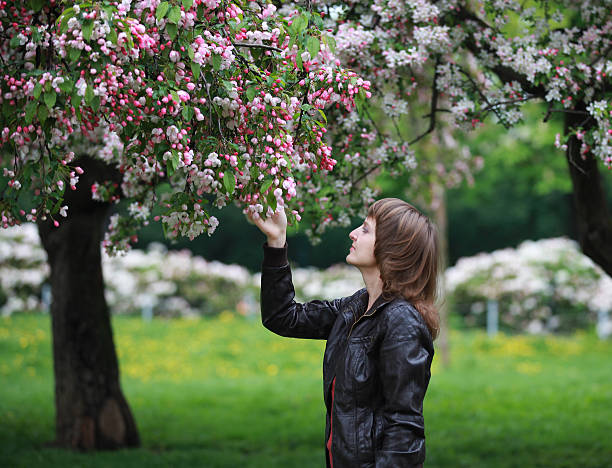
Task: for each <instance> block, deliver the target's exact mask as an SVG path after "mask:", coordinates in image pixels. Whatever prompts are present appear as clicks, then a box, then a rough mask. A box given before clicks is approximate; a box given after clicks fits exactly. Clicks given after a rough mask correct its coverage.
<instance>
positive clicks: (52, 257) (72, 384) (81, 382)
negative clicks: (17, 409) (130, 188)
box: [38, 158, 140, 450]
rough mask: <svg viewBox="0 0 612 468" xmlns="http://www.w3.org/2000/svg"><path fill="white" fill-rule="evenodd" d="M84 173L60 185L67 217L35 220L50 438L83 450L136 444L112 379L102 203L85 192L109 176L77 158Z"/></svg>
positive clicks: (105, 208)
mask: <svg viewBox="0 0 612 468" xmlns="http://www.w3.org/2000/svg"><path fill="white" fill-rule="evenodd" d="M79 165H80V166H81V167H83V169H84V170H85V173H84V174H83V175H82V176H81V180H80V181H79V184H78V185H77V190H76V191H70V190H68V192H67V193H66V197H65V200H66V204H67V205H68V212H69V214H68V217H67V218H59V219H58V221H60V225H59V227H57V228H56V227H54V226H53V224H52V221H51V220H48V221H45V222H39V224H38V228H39V234H40V237H41V240H42V244H43V247H44V249H45V250H46V252H47V256H48V261H49V264H50V267H51V291H52V296H53V300H52V304H51V317H52V331H53V362H54V373H55V407H56V416H55V424H56V440H55V445H58V446H61V447H65V448H73V449H83V450H96V449H116V448H121V447H135V446H138V445H139V443H140V442H139V436H138V430H137V428H136V423H135V420H134V418H133V416H132V413H131V411H130V408H129V406H128V403H127V401H126V399H125V397H124V396H123V393H122V391H121V388H120V385H119V365H118V361H117V355H116V353H115V345H114V341H113V334H112V329H111V321H110V314H109V309H108V306H107V304H106V300H105V298H104V282H103V278H102V262H101V260H102V258H101V252H100V242H101V240H102V235H103V232H104V227H105V222H106V220H107V213H108V210H109V204H108V203H100V202H95V201H93V200H92V199H91V193H90V191H89V190H90V186H91V184H92V183H93V182H94V181H95V180H99V181H101V180H103V179H114V178H115V174H114V173H113V172H112V171H111V170H110V168H108V167H107V166H105V165H104V164H102V163H101V162H98V161H94V160H91V159H86V158H82V159H80V160H79Z"/></svg>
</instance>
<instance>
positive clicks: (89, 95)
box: [85, 86, 95, 106]
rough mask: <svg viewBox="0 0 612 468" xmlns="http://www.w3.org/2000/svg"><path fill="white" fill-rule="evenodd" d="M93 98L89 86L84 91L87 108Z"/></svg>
mask: <svg viewBox="0 0 612 468" xmlns="http://www.w3.org/2000/svg"><path fill="white" fill-rule="evenodd" d="M94 96H95V94H94V91H93V88H92V87H91V86H88V87H87V89H86V90H85V102H86V103H87V105H88V106H89V105H91V101H93V98H94Z"/></svg>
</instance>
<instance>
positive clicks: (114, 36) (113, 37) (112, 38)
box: [106, 24, 117, 44]
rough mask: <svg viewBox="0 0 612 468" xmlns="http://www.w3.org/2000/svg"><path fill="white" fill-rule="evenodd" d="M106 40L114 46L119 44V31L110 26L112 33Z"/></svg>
mask: <svg viewBox="0 0 612 468" xmlns="http://www.w3.org/2000/svg"><path fill="white" fill-rule="evenodd" d="M106 38H107V39H108V40H109V41H111V42H112V43H113V44H117V30H116V29H115V27H114V25H112V24H111V25H110V31H109V32H108V34H107V35H106Z"/></svg>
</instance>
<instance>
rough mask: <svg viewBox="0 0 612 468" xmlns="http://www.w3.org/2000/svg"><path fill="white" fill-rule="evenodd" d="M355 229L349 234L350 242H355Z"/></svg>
mask: <svg viewBox="0 0 612 468" xmlns="http://www.w3.org/2000/svg"><path fill="white" fill-rule="evenodd" d="M356 230H357V229H353V230H352V231H351V232H350V233H349V239H350V240H352V241H355V240H356V239H357V236H356V235H355V231H356Z"/></svg>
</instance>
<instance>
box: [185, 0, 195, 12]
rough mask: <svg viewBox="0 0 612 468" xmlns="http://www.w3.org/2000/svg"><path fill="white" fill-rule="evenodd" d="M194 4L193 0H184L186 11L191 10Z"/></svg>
mask: <svg viewBox="0 0 612 468" xmlns="http://www.w3.org/2000/svg"><path fill="white" fill-rule="evenodd" d="M192 6H193V0H183V8H185V11H187V10H189V9H190V8H191V7H192Z"/></svg>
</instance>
